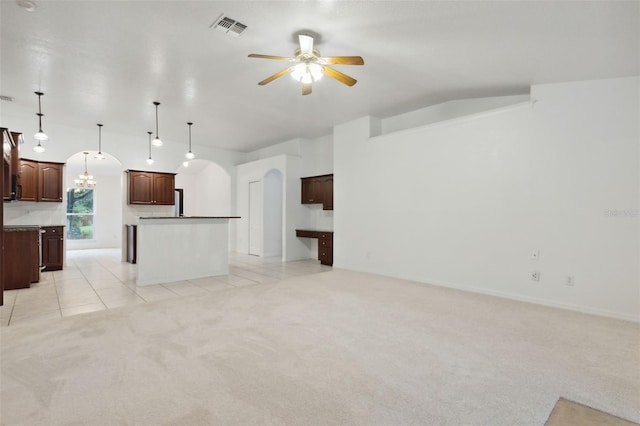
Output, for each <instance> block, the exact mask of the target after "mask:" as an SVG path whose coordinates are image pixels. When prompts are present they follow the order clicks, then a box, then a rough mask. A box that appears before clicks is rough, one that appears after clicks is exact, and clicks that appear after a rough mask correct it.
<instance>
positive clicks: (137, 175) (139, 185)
mask: <svg viewBox="0 0 640 426" xmlns="http://www.w3.org/2000/svg"><path fill="white" fill-rule="evenodd" d="M127 173H128V175H129V204H153V205H161V206H163V205H164V206H172V205H173V204H174V203H175V186H176V185H175V173H156V172H145V171H141V170H128V171H127Z"/></svg>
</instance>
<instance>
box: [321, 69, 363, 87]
mask: <svg viewBox="0 0 640 426" xmlns="http://www.w3.org/2000/svg"><path fill="white" fill-rule="evenodd" d="M322 72H323V73H324V75H327V76H329V77H331V78H335V79H336V80H338V81H339V82H340V83H344V84H346V85H347V86H353V85H354V84H356V83H357V82H358V80H356V79H355V78H351V77H349V76H348V75H346V74H343V73H341V72H340V71H338V70H334V69H333V68H330V67H326V66H324V65H323V66H322Z"/></svg>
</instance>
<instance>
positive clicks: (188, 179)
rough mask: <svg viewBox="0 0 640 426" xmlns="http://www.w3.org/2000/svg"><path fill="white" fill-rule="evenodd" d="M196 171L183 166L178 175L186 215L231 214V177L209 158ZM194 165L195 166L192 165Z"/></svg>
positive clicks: (177, 184)
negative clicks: (193, 171)
mask: <svg viewBox="0 0 640 426" xmlns="http://www.w3.org/2000/svg"><path fill="white" fill-rule="evenodd" d="M193 161H194V162H195V161H206V162H207V164H206V165H204V166H202V167H201V168H200V169H199V170H198V171H197V172H196V173H191V172H190V171H188V170H184V169H183V168H181V169H179V170H178V174H177V175H176V188H182V189H183V196H184V199H183V207H184V211H183V213H184V215H185V216H230V215H231V211H232V210H233V209H232V206H231V177H230V176H229V174H228V173H227V171H226V170H225V169H224V168H222V167H220V166H219V165H217V164H215V163H213V162H211V161H208V160H193ZM190 167H193V166H190Z"/></svg>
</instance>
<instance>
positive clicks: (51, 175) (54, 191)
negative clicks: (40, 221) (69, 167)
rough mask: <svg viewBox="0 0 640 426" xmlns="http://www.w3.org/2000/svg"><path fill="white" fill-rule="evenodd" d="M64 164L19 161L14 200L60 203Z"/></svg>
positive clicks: (24, 159)
mask: <svg viewBox="0 0 640 426" xmlns="http://www.w3.org/2000/svg"><path fill="white" fill-rule="evenodd" d="M63 174H64V163H53V162H44V161H35V160H29V159H26V158H21V159H20V169H19V171H18V184H17V194H16V199H17V200H19V201H43V202H53V203H61V202H62V195H63V188H62V179H63Z"/></svg>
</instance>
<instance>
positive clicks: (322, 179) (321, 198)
mask: <svg viewBox="0 0 640 426" xmlns="http://www.w3.org/2000/svg"><path fill="white" fill-rule="evenodd" d="M301 182H302V199H301V202H302V204H322V209H323V210H333V175H332V174H330V175H322V176H310V177H304V178H301Z"/></svg>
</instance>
